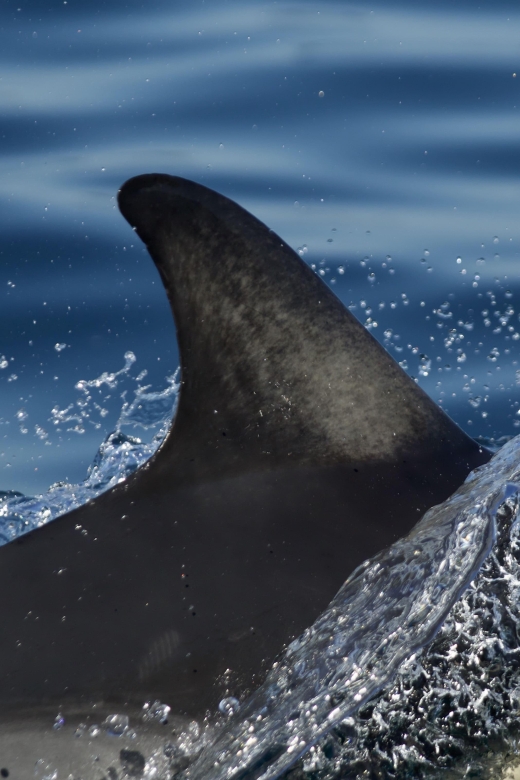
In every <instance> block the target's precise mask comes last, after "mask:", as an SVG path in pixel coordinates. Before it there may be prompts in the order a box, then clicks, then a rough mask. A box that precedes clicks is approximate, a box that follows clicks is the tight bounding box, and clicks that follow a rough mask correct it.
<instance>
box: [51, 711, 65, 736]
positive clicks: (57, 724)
mask: <svg viewBox="0 0 520 780" xmlns="http://www.w3.org/2000/svg"><path fill="white" fill-rule="evenodd" d="M64 725H65V718H64V717H63V715H62V714H61V712H58V714H57V715H56V717H55V718H54V723H53V724H52V728H53V729H54V730H55V731H59V729H62V728H63V726H64Z"/></svg>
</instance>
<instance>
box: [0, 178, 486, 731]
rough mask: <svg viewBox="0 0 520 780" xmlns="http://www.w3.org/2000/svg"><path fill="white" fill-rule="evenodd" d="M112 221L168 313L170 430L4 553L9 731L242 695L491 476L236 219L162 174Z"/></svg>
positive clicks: (335, 307)
mask: <svg viewBox="0 0 520 780" xmlns="http://www.w3.org/2000/svg"><path fill="white" fill-rule="evenodd" d="M119 203H120V208H121V211H122V213H123V215H124V216H125V217H126V219H127V220H128V221H129V222H130V224H131V225H132V226H134V227H135V228H136V230H137V233H138V234H139V236H140V237H141V238H142V239H143V241H144V242H145V244H146V245H147V246H148V249H149V251H150V254H151V255H152V258H153V259H154V261H155V263H156V265H157V267H158V269H159V272H160V273H161V276H162V279H163V281H164V284H165V287H166V290H167V293H168V295H169V298H170V301H171V304H172V310H173V314H174V317H175V321H176V325H177V333H178V340H179V347H180V353H181V366H182V389H181V397H180V403H179V409H178V413H177V416H176V419H175V421H174V424H173V426H172V429H171V431H170V433H169V435H168V437H167V439H166V441H165V442H164V444H163V446H162V447H161V449H160V450H159V452H158V453H157V454H156V456H155V457H154V458H153V459H152V460H151V461H150V462H149V463H148V464H147V465H146V466H145V467H143V468H142V469H140V470H139V471H138V472H137V473H136V474H135V475H133V476H132V477H131V478H130V479H129V480H127V482H126V483H125V484H124V485H121V486H119V487H118V488H116V489H114V490H111V491H109V492H108V493H106V494H105V495H103V496H101V497H100V498H98V499H96V500H95V501H93V502H91V503H90V504H89V505H87V506H85V507H81V508H80V509H78V510H76V511H74V512H71V513H70V514H68V515H65V516H63V517H62V518H59V519H58V520H56V521H54V522H53V523H51V524H50V525H49V526H48V527H45V528H42V529H39V530H37V531H35V532H33V533H31V534H28V535H27V536H25V537H23V538H21V539H19V540H18V541H17V542H15V543H12V544H10V545H8V546H7V547H5V548H3V549H1V550H0V615H1V621H0V670H1V672H0V675H1V676H0V705H1V707H2V708H4V709H5V708H6V707H8V708H10V711H11V712H15V713H16V712H17V711H18V709H17V708H18V707H22V706H23V707H31V706H32V705H35V704H37V703H44V704H45V705H50V704H52V703H56V706H64V705H67V703H69V705H67V706H79V705H81V706H82V707H85V706H88V703H89V702H90V701H92V700H93V698H103V699H104V700H105V701H109V702H113V703H114V706H115V704H117V707H118V709H121V707H124V703H125V702H135V703H137V704H139V703H141V702H142V701H144V700H147V699H150V698H159V699H161V700H162V701H167V702H168V703H169V704H171V705H172V707H173V708H174V710H175V712H178V713H187V714H189V715H200V714H201V713H203V712H204V711H205V709H206V708H207V707H210V708H212V707H215V705H216V703H217V702H218V700H219V698H220V697H221V696H222V695H223V694H224V693H225V692H226V690H228V691H229V693H231V694H233V695H235V696H241V695H244V694H245V692H246V691H247V690H251V688H252V687H254V686H256V685H257V684H258V683H259V682H260V681H261V679H262V675H263V674H264V673H265V670H266V669H267V668H268V666H269V664H270V663H271V662H272V661H273V659H274V658H275V657H276V655H277V654H278V653H279V652H280V651H281V650H282V648H283V646H284V644H285V643H287V642H288V641H289V640H290V639H292V638H293V637H294V636H296V635H298V634H299V633H300V632H301V631H303V630H304V629H305V628H306V627H307V626H308V625H310V624H311V623H312V622H313V621H314V620H315V618H316V617H317V615H318V614H319V612H320V611H321V610H322V609H324V608H325V607H326V605H327V603H328V602H329V601H330V599H331V598H332V597H333V596H334V594H335V592H336V591H337V589H338V588H339V587H340V586H341V584H342V582H343V581H344V579H345V578H346V577H347V576H348V575H349V574H350V573H351V572H352V571H353V569H354V568H355V567H356V566H358V565H359V564H360V563H362V561H363V560H365V559H366V558H367V557H369V556H371V555H373V554H375V553H376V552H378V551H379V550H381V549H382V548H384V547H386V546H387V545H388V544H390V543H391V542H393V541H394V540H395V539H397V538H398V537H399V536H401V535H403V534H405V533H407V532H408V531H409V530H410V529H411V528H412V527H413V526H414V525H415V523H416V521H417V520H418V519H419V517H420V515H421V513H422V512H424V511H425V510H426V509H427V508H428V507H429V506H431V505H432V504H435V503H438V502H440V501H442V500H444V499H445V498H447V497H448V495H449V494H450V493H451V492H452V491H453V490H454V489H455V488H457V487H458V486H459V485H460V484H461V482H462V481H463V480H464V478H465V477H466V475H467V474H468V472H469V471H470V470H471V469H473V468H475V467H476V466H478V465H480V464H481V463H483V462H485V461H486V460H488V458H489V453H487V452H486V451H483V450H482V449H481V448H479V447H478V446H477V444H476V443H475V442H473V441H472V440H471V439H469V438H468V437H467V436H466V435H465V434H464V433H463V432H462V431H461V430H460V429H459V428H458V427H457V426H456V425H454V423H452V422H451V421H450V420H449V418H448V417H447V416H446V415H445V414H444V413H443V412H442V411H441V410H440V409H439V408H438V407H436V406H435V404H434V403H433V402H432V401H431V400H430V399H429V398H428V397H427V396H426V395H425V394H424V393H423V392H422V391H421V390H420V388H418V387H417V385H416V384H415V383H414V382H413V381H412V380H410V379H409V378H408V377H407V376H406V374H405V373H404V372H403V371H402V370H401V369H400V368H399V366H397V365H396V363H395V362H394V361H393V360H392V359H391V358H390V357H389V356H388V355H387V353H386V352H385V351H384V350H383V349H382V348H381V346H379V345H378V344H377V342H376V341H375V340H374V339H373V338H372V337H371V336H370V334H369V333H367V332H366V331H365V329H364V328H363V327H362V326H361V325H360V324H359V323H358V322H357V320H355V318H354V317H352V315H351V314H350V313H349V312H348V311H347V310H346V309H345V308H344V307H343V305H342V304H341V303H340V301H338V299H337V298H336V297H335V296H334V295H333V294H332V293H331V292H330V291H329V290H328V289H327V288H326V287H325V285H324V284H323V283H322V282H321V280H320V279H319V278H318V277H317V276H315V275H314V274H313V273H312V272H311V271H310V270H309V269H308V268H307V266H306V265H305V264H304V263H303V262H302V261H301V260H300V258H299V257H298V256H297V255H296V254H295V253H294V252H293V251H292V250H291V249H290V248H289V247H288V246H287V245H286V244H284V242H283V241H282V240H281V239H280V238H279V237H278V236H276V235H275V234H274V233H272V232H271V231H269V230H268V228H266V227H265V225H263V224H262V223H260V222H259V221H258V220H256V219H255V218H254V217H252V216H251V215H250V214H248V213H247V212H245V211H244V210H243V209H241V208H240V207H239V206H237V205H236V204H235V203H233V202H231V201H229V200H228V199H226V198H224V197H222V196H220V195H218V194H216V193H215V192H212V191H211V190H208V189H206V188H204V187H202V186H200V185H197V184H194V183H192V182H188V181H185V180H183V179H178V178H173V177H169V176H164V175H149V176H141V177H138V178H136V179H132V180H130V181H129V182H127V183H126V184H125V185H124V187H123V188H122V190H121V192H120V198H119ZM21 711H22V710H20V712H21ZM20 717H22V716H20Z"/></svg>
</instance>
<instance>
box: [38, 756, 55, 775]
mask: <svg viewBox="0 0 520 780" xmlns="http://www.w3.org/2000/svg"><path fill="white" fill-rule="evenodd" d="M34 776H35V778H36V780H58V770H57V769H56V767H55V766H53V765H52V764H48V763H47V762H46V761H44V759H43V758H40V759H38V761H37V762H36V766H35V767H34Z"/></svg>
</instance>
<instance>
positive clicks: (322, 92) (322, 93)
mask: <svg viewBox="0 0 520 780" xmlns="http://www.w3.org/2000/svg"><path fill="white" fill-rule="evenodd" d="M318 97H320V98H322V97H325V92H324V91H323V90H322V89H320V91H319V92H318Z"/></svg>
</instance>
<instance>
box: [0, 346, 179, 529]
mask: <svg viewBox="0 0 520 780" xmlns="http://www.w3.org/2000/svg"><path fill="white" fill-rule="evenodd" d="M135 360H136V358H135V355H134V354H133V352H127V353H126V354H125V365H124V366H123V368H121V369H120V370H119V371H114V372H104V373H103V374H101V376H99V377H96V378H95V379H89V380H80V381H79V382H78V383H77V384H76V390H78V391H79V392H80V393H81V397H80V401H79V404H78V403H76V404H73V403H71V404H69V405H68V406H67V407H66V408H65V409H62V410H60V409H58V408H57V407H55V408H54V409H53V410H52V416H53V419H54V421H59V423H60V424H64V423H72V424H74V426H75V427H76V428H77V429H78V430H79V429H81V428H83V426H84V425H85V422H86V421H87V420H90V418H91V416H92V414H93V412H97V413H101V414H102V412H103V409H102V407H100V405H99V404H98V403H97V402H96V401H95V399H94V397H93V395H92V392H91V391H92V390H93V389H99V388H100V387H103V386H106V387H108V388H110V389H111V390H114V389H115V388H116V387H117V386H118V383H119V382H120V381H121V380H123V379H125V378H127V377H128V375H129V372H130V369H131V367H132V366H133V364H134V363H135ZM145 376H146V372H141V373H140V374H139V376H138V377H137V378H136V382H138V381H140V380H142V379H143V378H144V377H145ZM165 381H166V387H165V388H163V389H162V390H158V391H157V390H152V389H151V388H150V386H149V385H140V384H137V388H136V389H135V390H134V398H133V399H132V400H131V401H127V400H124V402H123V405H122V408H121V411H120V414H119V419H118V421H117V423H116V426H115V430H114V431H113V432H112V433H111V434H109V436H107V438H106V439H105V441H104V442H103V443H102V445H101V446H100V448H99V450H98V452H97V454H96V456H95V458H94V460H93V463H92V465H91V466H90V468H89V469H88V472H87V477H86V479H85V480H84V481H83V482H82V483H80V484H79V485H71V484H69V483H68V482H57V483H55V484H54V485H52V486H51V487H50V488H49V490H48V491H47V492H46V493H45V494H43V495H39V496H24V495H23V494H22V493H18V492H16V491H9V490H8V491H0V544H6V543H7V542H10V541H11V540H12V539H15V538H16V537H17V536H20V534H23V533H27V532H28V531H31V530H33V529H34V528H38V527H39V526H42V525H45V523H48V522H49V521H51V520H54V519H55V518H56V517H59V516H60V515H63V514H65V513H66V512H70V511H71V510H72V509H76V508H77V507H79V506H81V505H82V504H85V503H87V501H91V500H92V499H93V498H96V496H98V495H100V493H104V492H105V490H108V489H109V488H111V487H113V486H114V485H117V484H119V483H120V482H123V481H124V480H125V479H126V478H127V477H128V476H129V475H130V474H132V472H134V471H135V470H136V469H137V468H139V466H141V465H142V464H143V463H145V462H146V461H147V460H148V459H149V458H151V457H152V455H153V454H154V453H155V452H156V450H157V449H158V447H159V446H160V444H161V442H162V441H163V440H164V437H165V436H166V434H167V432H168V430H169V428H170V425H171V421H172V417H173V415H174V413H175V408H176V404H177V400H178V392H179V387H180V385H179V370H177V371H176V372H175V374H173V376H169V377H166V380H165ZM123 395H124V398H125V399H126V393H124V394H123ZM138 429H141V430H143V431H146V432H147V433H148V434H149V435H150V434H151V440H150V441H147V442H146V441H143V440H142V439H141V438H140V437H137V436H135V435H130V434H129V433H127V432H126V431H128V430H132V432H133V433H134V432H135V431H137V430H138Z"/></svg>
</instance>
